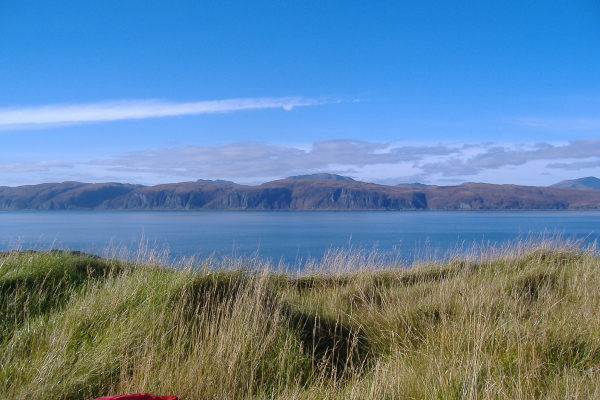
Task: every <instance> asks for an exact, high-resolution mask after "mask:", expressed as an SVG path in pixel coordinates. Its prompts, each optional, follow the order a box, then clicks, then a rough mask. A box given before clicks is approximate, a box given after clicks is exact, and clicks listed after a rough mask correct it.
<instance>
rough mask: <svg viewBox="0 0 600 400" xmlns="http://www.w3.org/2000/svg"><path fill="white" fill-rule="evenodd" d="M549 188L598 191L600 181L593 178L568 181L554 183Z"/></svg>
mask: <svg viewBox="0 0 600 400" xmlns="http://www.w3.org/2000/svg"><path fill="white" fill-rule="evenodd" d="M551 187H557V188H566V189H593V190H600V179H598V178H596V177H594V176H588V177H586V178H579V179H570V180H566V181H561V182H558V183H555V184H554V185H552V186H551Z"/></svg>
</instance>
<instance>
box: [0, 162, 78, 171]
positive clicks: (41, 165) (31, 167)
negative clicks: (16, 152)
mask: <svg viewBox="0 0 600 400" xmlns="http://www.w3.org/2000/svg"><path fill="white" fill-rule="evenodd" d="M73 167H74V164H73V163H67V162H61V161H20V162H0V171H2V172H3V173H7V172H10V173H28V172H46V171H50V170H52V169H55V168H73Z"/></svg>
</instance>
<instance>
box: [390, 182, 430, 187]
mask: <svg viewBox="0 0 600 400" xmlns="http://www.w3.org/2000/svg"><path fill="white" fill-rule="evenodd" d="M396 186H402V187H412V188H426V187H430V186H432V185H425V184H423V183H418V182H414V183H399V184H397V185H396Z"/></svg>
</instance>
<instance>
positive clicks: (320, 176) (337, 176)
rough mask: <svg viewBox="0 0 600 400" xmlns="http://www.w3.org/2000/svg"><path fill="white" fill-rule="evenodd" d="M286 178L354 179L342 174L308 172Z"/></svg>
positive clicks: (317, 179) (316, 179)
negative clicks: (308, 173)
mask: <svg viewBox="0 0 600 400" xmlns="http://www.w3.org/2000/svg"><path fill="white" fill-rule="evenodd" d="M286 179H291V180H305V179H306V180H315V181H319V180H320V181H323V180H328V181H354V179H352V178H350V177H348V176H342V175H335V174H310V175H296V176H289V177H287V178H286Z"/></svg>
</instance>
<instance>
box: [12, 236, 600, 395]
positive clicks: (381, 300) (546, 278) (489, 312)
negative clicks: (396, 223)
mask: <svg viewBox="0 0 600 400" xmlns="http://www.w3.org/2000/svg"><path fill="white" fill-rule="evenodd" d="M128 259H129V260H132V261H118V260H117V259H114V258H98V257H94V256H90V255H86V254H77V253H69V252H27V251H24V252H23V251H22V252H13V253H3V254H2V255H0V295H1V298H0V316H1V318H2V319H1V326H0V366H1V368H0V390H1V393H2V398H6V399H53V400H54V399H73V400H75V399H78V400H80V399H87V398H93V397H96V396H102V395H108V394H117V393H131V392H151V393H157V394H174V395H177V396H179V397H180V398H181V399H183V400H187V399H267V398H268V399H270V398H273V399H315V398H317V399H318V398H322V399H369V398H372V399H394V398H414V399H430V398H439V399H453V398H454V399H463V398H467V399H468V398H472V399H475V398H477V399H507V398H511V399H532V398H533V399H535V398H538V399H559V398H560V399H564V398H573V399H576V398H581V399H587V398H600V258H599V257H598V255H597V253H596V252H595V251H594V250H593V249H587V250H581V249H578V248H576V247H575V246H571V245H567V244H562V245H557V244H556V243H542V244H537V245H532V244H531V243H529V244H526V245H525V244H521V245H515V246H513V247H512V248H508V247H507V248H504V249H479V250H478V251H476V252H473V253H472V254H467V255H465V254H464V253H463V254H462V256H461V258H460V259H459V258H456V259H454V260H451V261H448V262H445V263H435V262H431V263H428V264H427V263H422V265H419V266H416V267H414V268H410V269H408V268H405V267H398V266H397V265H395V264H394V263H390V260H389V259H387V258H386V257H380V255H378V254H377V253H365V252H339V253H331V254H329V255H328V256H327V257H325V259H324V260H322V261H321V263H316V262H313V264H311V265H309V266H308V267H309V268H308V269H306V270H305V271H304V272H303V273H300V274H290V273H283V272H277V271H274V270H273V267H272V265H271V264H269V263H266V262H262V261H261V260H259V259H253V260H244V259H236V260H231V261H229V262H227V261H223V260H216V259H211V258H209V259H206V260H190V261H189V262H188V265H182V266H180V268H177V269H174V268H166V267H164V266H163V265H162V264H161V263H160V260H159V258H156V257H154V258H152V257H145V258H144V257H142V256H140V257H137V258H131V257H129V258H128Z"/></svg>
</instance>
